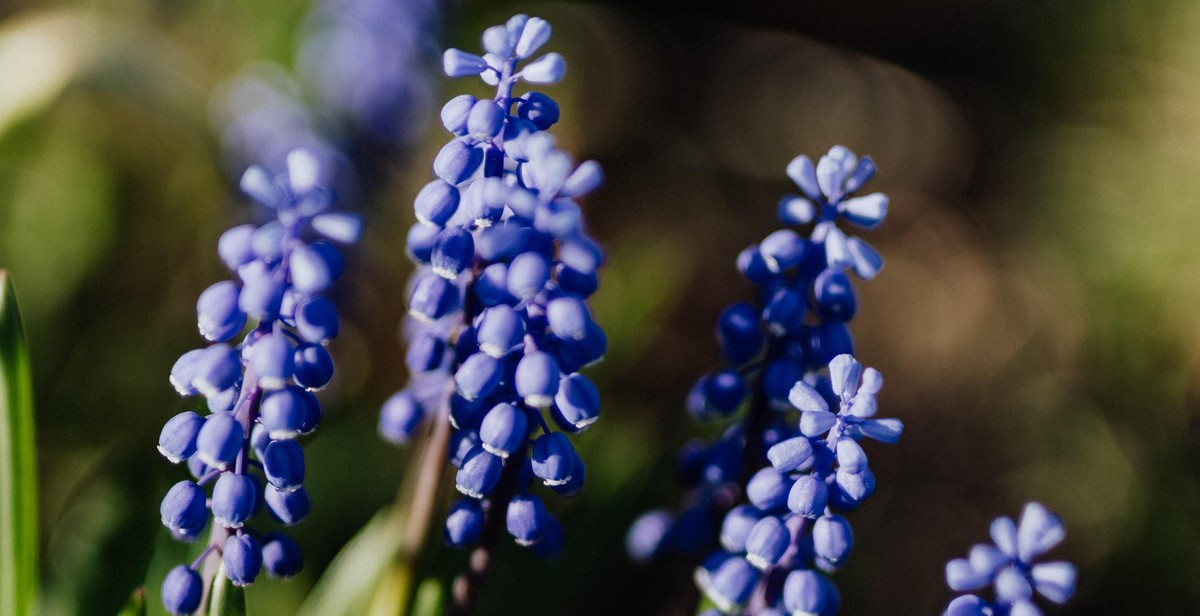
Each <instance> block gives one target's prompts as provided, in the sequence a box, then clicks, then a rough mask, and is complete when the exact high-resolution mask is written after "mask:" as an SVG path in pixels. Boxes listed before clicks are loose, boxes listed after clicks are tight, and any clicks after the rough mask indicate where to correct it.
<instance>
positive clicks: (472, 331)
mask: <svg viewBox="0 0 1200 616" xmlns="http://www.w3.org/2000/svg"><path fill="white" fill-rule="evenodd" d="M551 33H552V29H551V26H550V24H549V23H547V22H546V21H545V20H543V19H541V18H538V17H529V16H526V15H516V16H514V17H512V18H511V19H509V20H508V21H507V22H505V23H503V24H499V25H495V26H492V27H490V28H487V29H486V30H484V32H483V36H482V47H483V49H482V53H476V52H473V51H469V50H467V51H464V50H458V49H450V50H447V51H446V52H445V53H444V54H443V56H442V68H443V69H444V72H445V73H446V75H447V76H450V77H471V76H478V77H479V79H480V80H482V81H483V82H484V83H485V84H488V85H490V86H494V87H495V88H496V94H495V96H493V97H490V98H476V97H475V96H472V95H469V94H461V95H458V96H455V97H453V98H451V99H450V100H449V101H448V102H447V103H446V104H445V105H444V106H443V107H442V108H441V112H440V119H441V122H442V125H443V126H444V127H445V128H446V130H447V131H448V132H449V138H448V140H447V141H446V143H445V145H444V146H442V149H441V150H440V151H439V152H438V154H437V156H436V157H435V159H434V161H433V164H432V172H433V175H434V176H436V177H435V178H434V179H432V180H431V181H430V182H429V183H428V184H426V185H425V186H424V187H423V188H421V190H420V191H419V192H418V194H417V195H416V197H415V199H414V201H413V213H414V218H415V219H416V223H415V224H414V225H413V227H412V228H411V229H410V230H409V233H408V237H407V245H406V253H407V254H408V255H409V257H410V258H411V259H412V260H413V261H414V263H415V264H416V266H417V269H416V272H415V273H414V274H413V283H412V285H411V287H410V288H411V291H410V295H409V303H408V314H409V317H410V319H409V323H408V324H406V326H405V327H404V328H403V329H404V331H405V335H406V338H407V340H408V351H407V352H406V354H405V363H406V365H407V366H408V368H409V370H410V375H411V380H410V383H409V385H408V386H407V388H406V389H405V390H402V391H405V392H416V390H417V387H418V386H417V383H418V382H420V383H433V384H436V385H435V386H432V387H431V388H430V390H431V391H433V390H437V391H438V392H441V393H434V394H431V395H430V396H426V397H422V396H418V395H416V394H415V393H398V394H396V395H394V396H393V397H392V398H390V399H388V401H387V402H385V403H384V405H383V407H382V409H381V412H380V433H381V435H382V436H383V437H384V438H385V439H386V440H389V441H391V442H393V443H396V444H405V443H407V442H409V441H411V440H413V439H414V438H416V437H417V436H418V435H419V434H421V426H422V425H425V424H424V422H425V420H426V419H428V420H429V421H430V422H434V423H435V429H432V430H430V431H429V432H431V433H432V434H440V433H441V432H439V430H441V431H445V430H446V429H447V428H450V427H452V428H453V429H454V432H453V433H451V434H450V435H449V439H450V445H449V448H448V449H449V460H448V462H450V463H451V464H452V465H453V466H454V467H456V469H457V470H456V475H455V487H456V488H457V489H458V491H459V492H460V493H461V494H462V495H463V496H464V497H465V498H464V499H461V500H459V501H458V503H457V504H455V505H454V506H453V508H452V509H451V511H450V514H449V515H448V516H447V519H446V525H445V527H444V529H443V530H444V532H443V537H444V539H445V541H446V543H447V544H448V545H450V546H452V547H455V548H467V547H470V546H471V545H473V544H475V543H476V542H478V541H479V540H480V538H481V537H483V536H485V533H484V528H485V526H487V525H489V524H490V525H492V527H494V528H497V529H500V528H502V527H501V526H500V525H501V524H504V525H506V526H507V528H508V531H509V534H510V535H511V536H512V537H513V539H514V540H515V541H516V542H517V543H518V544H521V545H525V546H528V547H530V548H531V550H532V551H534V553H535V554H537V555H538V556H542V557H552V556H554V555H555V554H557V553H558V552H559V551H561V550H562V549H563V545H564V540H565V536H564V533H563V529H562V526H561V525H560V524H559V522H558V521H557V520H555V519H554V518H553V516H551V515H550V514H549V513H548V511H547V509H546V502H544V501H543V500H542V497H541V496H539V495H538V494H534V493H533V492H536V491H541V490H547V491H550V492H554V493H557V494H559V495H561V496H568V497H569V496H573V495H575V494H577V493H579V491H580V490H581V489H582V488H583V484H584V478H585V475H586V469H585V465H584V463H583V460H582V459H581V457H580V455H579V453H578V452H577V451H576V449H575V447H573V446H572V444H571V441H570V439H569V438H568V435H570V434H575V433H578V432H582V431H583V430H585V429H587V428H588V427H590V426H591V425H592V424H593V423H595V422H596V420H597V419H598V418H599V414H600V395H599V391H598V390H597V389H596V386H595V385H593V384H592V382H591V381H590V380H589V379H588V378H587V377H586V376H584V375H583V374H581V373H580V370H581V369H583V368H584V367H586V366H588V365H591V364H593V363H595V362H596V361H599V360H600V359H601V358H602V357H603V355H604V351H605V347H606V346H607V338H606V336H605V334H604V331H603V330H602V329H601V327H600V326H599V325H598V324H597V323H596V322H595V320H594V319H593V315H592V312H591V309H590V308H589V307H588V298H589V297H590V296H591V294H592V293H594V292H595V291H596V289H597V287H598V284H599V270H600V268H601V266H602V265H603V262H604V252H603V250H602V249H601V248H600V247H599V245H598V244H597V243H596V242H595V241H593V240H592V239H591V238H590V237H589V236H588V235H587V233H586V225H585V223H584V217H583V209H582V207H581V206H580V203H579V201H580V199H581V198H583V197H585V196H586V195H588V194H590V193H591V192H593V191H595V190H596V189H598V188H599V187H600V185H601V184H602V183H603V179H604V174H603V172H602V171H601V169H600V165H599V164H598V163H596V162H595V161H584V162H582V163H577V162H576V161H575V160H574V158H572V157H571V156H570V155H569V154H567V153H566V152H564V151H563V150H562V149H560V148H559V146H558V144H557V143H556V141H555V139H554V137H553V136H551V135H550V133H549V132H548V131H549V129H551V128H552V127H553V126H554V125H556V124H557V123H558V122H559V121H560V119H561V114H562V109H561V108H560V107H559V105H558V103H557V102H555V100H554V99H553V98H551V97H550V96H549V95H547V94H545V93H543V92H539V91H531V90H527V91H520V89H521V88H522V84H526V85H529V84H550V83H555V82H557V81H559V80H561V79H562V78H563V77H564V75H565V74H566V61H565V60H564V58H563V57H562V56H561V55H560V54H558V53H556V52H554V51H547V50H546V47H547V46H548V44H549V42H550V38H551ZM231 243H232V241H231ZM230 252H231V253H233V252H236V251H233V250H231V251H230ZM296 371H297V372H300V371H301V365H300V363H299V362H297V364H296ZM439 387H440V389H439ZM729 397H731V396H728V395H727V396H726V398H729ZM723 400H724V399H723ZM723 403H724V404H726V405H728V404H729V403H728V402H723ZM437 422H449V426H444V425H442V424H440V423H437ZM537 484H541V485H540V486H539V485H537ZM493 534H498V533H493Z"/></svg>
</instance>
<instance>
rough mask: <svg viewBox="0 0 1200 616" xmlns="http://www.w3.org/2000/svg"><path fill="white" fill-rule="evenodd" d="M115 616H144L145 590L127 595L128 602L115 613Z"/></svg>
mask: <svg viewBox="0 0 1200 616" xmlns="http://www.w3.org/2000/svg"><path fill="white" fill-rule="evenodd" d="M117 616H146V589H145V588H140V587H139V588H137V589H134V591H133V594H131V595H129V601H128V602H126V603H125V607H123V608H121V611H119V612H117Z"/></svg>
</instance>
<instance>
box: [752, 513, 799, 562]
mask: <svg viewBox="0 0 1200 616" xmlns="http://www.w3.org/2000/svg"><path fill="white" fill-rule="evenodd" d="M791 544H792V533H791V531H789V530H788V528H787V526H785V525H784V523H783V521H782V520H780V519H779V518H777V517H775V516H767V517H765V518H763V519H762V520H759V521H758V523H757V524H755V525H754V528H752V529H750V533H749V534H748V535H747V536H746V560H748V561H750V564H752V565H754V566H755V567H758V568H759V569H763V570H765V569H766V568H767V567H770V566H772V565H774V564H775V563H777V562H779V559H780V558H783V553H784V552H786V551H787V549H788V546H790V545H791Z"/></svg>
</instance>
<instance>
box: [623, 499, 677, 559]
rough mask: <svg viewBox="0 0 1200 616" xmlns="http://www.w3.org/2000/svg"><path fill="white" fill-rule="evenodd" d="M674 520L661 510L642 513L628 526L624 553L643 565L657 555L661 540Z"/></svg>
mask: <svg viewBox="0 0 1200 616" xmlns="http://www.w3.org/2000/svg"><path fill="white" fill-rule="evenodd" d="M674 521H675V520H674V518H673V517H672V516H671V514H670V513H668V512H666V511H663V510H662V509H655V510H653V511H647V512H646V513H643V514H642V515H641V516H640V517H638V519H636V520H634V522H633V524H631V525H630V526H629V532H628V533H626V534H625V552H626V553H627V554H629V557H630V558H632V559H633V560H635V561H637V562H639V563H644V562H646V561H649V560H650V559H652V558H654V557H655V556H657V555H658V554H659V551H660V549H661V547H662V546H663V539H664V538H665V537H666V535H667V531H669V530H670V529H671V525H672V524H673V523H674Z"/></svg>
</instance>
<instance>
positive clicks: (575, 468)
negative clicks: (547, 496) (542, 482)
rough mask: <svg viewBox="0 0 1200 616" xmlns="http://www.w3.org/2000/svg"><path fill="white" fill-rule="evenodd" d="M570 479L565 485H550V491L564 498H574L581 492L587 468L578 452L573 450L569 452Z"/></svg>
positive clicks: (585, 479)
mask: <svg viewBox="0 0 1200 616" xmlns="http://www.w3.org/2000/svg"><path fill="white" fill-rule="evenodd" d="M569 464H570V465H571V478H570V479H568V480H567V482H566V483H563V484H560V485H551V486H550V489H551V490H554V493H555V494H558V495H559V496H562V497H564V498H574V497H576V496H578V495H579V493H580V492H582V491H583V485H584V483H586V481H587V466H586V465H584V463H583V458H580V457H579V452H577V451H575V450H574V449H573V448H572V450H571V461H570V462H569Z"/></svg>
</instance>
